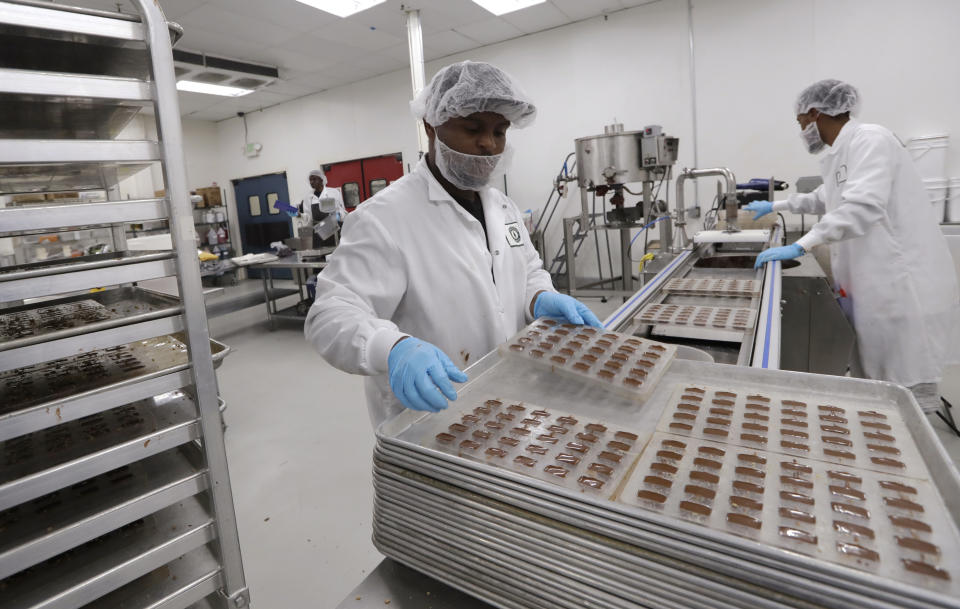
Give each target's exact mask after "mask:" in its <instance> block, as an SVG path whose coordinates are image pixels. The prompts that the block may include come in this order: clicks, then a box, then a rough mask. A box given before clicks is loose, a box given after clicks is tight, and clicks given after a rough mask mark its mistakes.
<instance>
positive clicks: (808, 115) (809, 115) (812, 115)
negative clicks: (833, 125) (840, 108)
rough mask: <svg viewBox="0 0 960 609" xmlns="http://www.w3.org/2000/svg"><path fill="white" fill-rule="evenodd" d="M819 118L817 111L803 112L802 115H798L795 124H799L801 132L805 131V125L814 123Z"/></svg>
mask: <svg viewBox="0 0 960 609" xmlns="http://www.w3.org/2000/svg"><path fill="white" fill-rule="evenodd" d="M819 116H820V111H819V110H809V111H807V112H804V113H803V114H798V115H797V123H799V125H800V130H801V131H802V130H804V129H806V128H807V125H809V124H810V123H812V122H814V121H816V120H817V118H818V117H819Z"/></svg>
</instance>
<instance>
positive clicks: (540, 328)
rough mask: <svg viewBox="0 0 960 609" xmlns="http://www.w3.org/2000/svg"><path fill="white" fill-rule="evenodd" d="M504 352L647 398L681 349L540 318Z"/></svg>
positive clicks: (522, 331) (511, 340)
mask: <svg viewBox="0 0 960 609" xmlns="http://www.w3.org/2000/svg"><path fill="white" fill-rule="evenodd" d="M500 353H501V354H503V355H505V356H509V357H523V358H527V359H529V360H531V361H533V362H535V363H536V364H537V365H540V366H544V367H547V368H549V369H550V370H551V371H552V372H556V373H559V374H569V375H574V376H578V377H580V378H582V379H586V380H588V381H589V382H591V383H598V384H601V385H602V386H604V387H605V388H610V389H612V390H614V391H617V392H618V393H619V394H620V395H622V396H624V397H629V398H632V399H643V398H645V397H646V396H647V395H648V394H649V393H650V392H651V391H653V388H654V387H655V386H656V384H657V381H658V380H660V377H661V376H663V373H664V371H665V370H666V369H667V366H668V365H669V364H670V362H671V361H673V358H674V357H675V356H676V353H677V348H676V346H674V345H669V344H666V343H659V342H656V341H652V340H648V339H645V338H638V337H636V336H631V335H629V334H623V333H619V332H611V331H609V330H602V329H598V328H590V327H587V326H575V325H572V324H566V323H565V324H561V323H558V322H556V321H553V320H550V319H538V320H536V321H534V322H533V323H532V324H530V325H529V326H527V327H526V328H524V329H523V330H521V331H520V333H519V334H517V335H516V336H514V337H513V338H512V339H510V342H509V343H507V344H504V345H501V346H500Z"/></svg>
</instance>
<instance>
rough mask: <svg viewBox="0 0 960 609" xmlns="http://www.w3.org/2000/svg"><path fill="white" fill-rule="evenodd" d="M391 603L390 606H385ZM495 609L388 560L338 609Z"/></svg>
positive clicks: (371, 573)
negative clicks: (375, 608) (427, 608)
mask: <svg viewBox="0 0 960 609" xmlns="http://www.w3.org/2000/svg"><path fill="white" fill-rule="evenodd" d="M388 601H389V605H386V604H385V603H387V602H388ZM374 607H377V608H378V609H383V607H390V608H391V609H424V608H425V607H431V608H432V609H493V606H492V605H488V604H487V603H485V602H483V601H479V600H477V599H475V598H473V597H472V596H468V595H466V594H464V593H463V592H460V591H459V590H455V589H454V588H451V587H450V586H448V585H446V584H443V583H441V582H439V581H437V580H435V579H433V578H432V577H430V576H427V575H424V574H423V573H420V572H419V571H414V570H413V569H411V568H410V567H407V566H404V565H402V564H400V563H398V562H397V561H395V560H393V559H390V558H386V559H384V560H383V561H382V562H381V563H380V564H379V565H377V568H376V569H374V570H373V571H371V572H370V575H368V576H367V577H366V578H365V579H364V580H363V581H362V582H360V584H359V585H358V586H357V587H356V588H354V589H353V591H352V592H351V593H350V594H348V595H347V597H346V598H345V599H343V600H342V601H341V602H340V604H339V605H337V609H373V608H374Z"/></svg>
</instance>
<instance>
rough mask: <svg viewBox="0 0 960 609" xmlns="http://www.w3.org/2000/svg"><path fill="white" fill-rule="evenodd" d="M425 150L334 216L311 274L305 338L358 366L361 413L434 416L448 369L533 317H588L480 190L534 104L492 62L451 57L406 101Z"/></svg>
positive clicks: (506, 212) (449, 377) (516, 220)
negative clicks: (339, 219)
mask: <svg viewBox="0 0 960 609" xmlns="http://www.w3.org/2000/svg"><path fill="white" fill-rule="evenodd" d="M411 109H412V110H413V113H414V114H415V115H416V116H417V117H418V118H422V119H423V121H424V127H425V129H426V132H427V136H428V139H429V151H428V153H427V155H426V156H425V157H424V158H423V159H421V160H420V163H419V164H418V165H417V166H416V168H415V169H414V170H413V172H412V173H410V174H408V175H406V176H404V177H402V178H401V179H399V180H397V181H396V182H394V183H393V184H391V185H390V186H388V187H387V188H386V189H384V190H382V191H380V192H379V193H377V194H376V195H375V196H374V197H372V198H371V199H369V200H367V201H365V202H364V203H363V204H362V205H360V206H359V207H358V208H357V209H356V211H354V212H353V213H351V214H349V215H348V216H347V219H346V222H345V223H344V226H343V234H342V240H341V242H340V246H339V247H338V248H337V250H336V252H335V253H334V254H333V255H332V256H331V257H330V261H329V265H328V266H327V267H326V268H325V269H324V270H323V271H322V272H321V273H320V275H319V277H318V278H317V298H316V301H315V302H314V304H313V306H312V307H311V309H310V312H309V314H308V315H307V320H306V324H305V327H304V333H305V335H306V337H307V340H309V341H310V343H311V344H312V345H313V346H314V348H315V349H316V350H317V351H318V352H319V353H320V355H322V356H323V357H324V359H326V360H327V361H328V362H330V363H331V364H332V365H333V366H335V367H337V368H339V369H341V370H344V371H346V372H351V373H356V374H363V375H366V376H367V377H368V378H367V379H366V383H365V384H366V387H365V388H366V393H367V402H368V407H369V410H370V418H371V420H372V422H373V424H374V425H377V424H379V423H380V422H381V421H383V420H384V419H386V418H387V417H389V416H391V415H392V414H395V413H397V412H399V411H400V410H402V408H403V407H407V408H412V409H416V410H428V411H434V412H435V411H439V410H442V409H444V408H446V407H447V405H448V403H447V400H454V399H456V390H455V389H454V387H453V384H452V382H451V381H453V382H458V383H462V382H465V381H466V380H467V377H466V375H464V373H463V372H462V371H461V370H460V369H461V368H464V367H466V366H468V365H469V364H471V363H473V362H474V361H476V360H477V359H479V358H480V357H481V356H483V355H484V354H486V353H488V352H490V351H492V350H493V349H494V348H496V346H497V345H498V344H500V343H502V342H504V341H506V340H507V339H508V338H509V337H511V336H512V335H514V334H516V333H517V332H518V331H519V330H520V329H521V328H522V327H523V326H524V325H526V324H527V323H530V322H531V321H533V319H534V318H536V317H541V316H548V317H554V318H558V319H564V320H566V321H568V322H570V323H575V324H583V323H587V324H590V325H594V326H600V322H599V321H598V320H597V318H596V316H595V315H593V313H591V312H590V310H589V309H588V308H587V307H586V306H585V305H583V304H582V303H580V302H579V301H577V300H576V299H574V298H571V297H570V296H566V295H563V294H559V293H557V292H556V291H555V290H554V288H553V284H552V282H551V280H550V275H549V274H548V273H547V272H546V271H545V270H543V263H542V261H541V260H540V257H539V255H538V254H537V251H536V250H535V249H534V247H533V244H532V243H531V242H530V236H529V235H528V234H527V231H526V229H525V227H524V224H523V218H522V216H521V214H520V212H519V211H518V209H517V206H516V205H515V204H514V203H513V201H511V200H510V199H509V198H508V197H507V196H506V195H505V194H503V193H502V192H500V191H499V190H497V189H496V188H493V185H494V184H497V183H499V180H500V179H501V177H502V176H503V174H504V172H505V171H506V169H507V166H508V165H509V159H510V156H511V152H512V150H511V148H510V147H509V145H508V144H507V129H508V128H509V127H511V126H512V127H517V128H519V127H525V126H526V125H528V124H530V122H532V121H533V118H534V116H535V114H536V108H535V107H534V105H533V103H531V102H530V100H529V99H528V98H527V96H526V95H525V94H524V93H523V92H522V91H521V90H520V88H519V87H518V86H517V85H516V83H515V82H514V81H513V79H511V78H510V77H509V76H508V75H507V74H505V73H504V72H502V71H501V70H500V69H498V68H496V67H494V66H492V65H490V64H487V63H477V62H471V61H464V62H461V63H456V64H452V65H449V66H447V67H445V68H443V69H442V70H440V72H438V73H437V74H436V76H434V77H433V80H431V81H430V84H429V85H427V86H426V87H425V88H424V89H423V90H422V91H421V92H420V94H419V95H417V98H416V99H415V100H414V101H413V102H412V103H411Z"/></svg>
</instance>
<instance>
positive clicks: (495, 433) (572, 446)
mask: <svg viewBox="0 0 960 609" xmlns="http://www.w3.org/2000/svg"><path fill="white" fill-rule="evenodd" d="M432 423H433V425H431V429H430V431H429V432H428V433H427V434H426V435H425V437H424V438H423V440H422V442H421V445H422V446H424V447H427V448H432V449H435V450H439V451H441V452H444V453H447V454H451V455H457V456H459V457H466V458H468V459H472V460H475V461H480V462H485V463H487V464H488V465H492V466H495V467H500V468H506V469H510V470H513V471H515V472H519V473H521V474H524V475H526V476H531V477H533V478H537V479H538V480H543V481H546V482H550V483H552V484H557V485H560V486H563V487H565V488H568V489H571V490H579V491H583V492H589V493H593V494H597V495H598V496H602V497H610V496H611V495H612V493H613V492H614V490H615V489H616V488H617V486H618V485H619V484H620V482H621V481H622V479H623V476H624V474H625V473H626V472H627V471H628V470H629V468H630V466H631V465H632V464H633V463H634V462H635V461H636V458H637V455H638V453H637V448H636V447H637V439H638V434H636V433H633V432H631V431H627V430H624V429H621V428H620V427H614V426H611V425H609V424H606V423H601V422H598V421H595V420H593V419H591V418H588V417H584V416H582V415H576V416H574V415H572V414H570V413H568V412H561V411H557V410H554V409H549V410H548V409H545V408H541V407H539V406H536V405H534V404H529V403H525V402H522V401H516V400H504V399H499V398H491V399H487V400H485V401H483V402H482V403H477V404H476V405H475V406H474V407H472V408H470V407H468V408H466V409H454V408H451V409H449V410H446V411H443V412H442V413H439V414H437V415H434V417H433V418H432Z"/></svg>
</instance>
